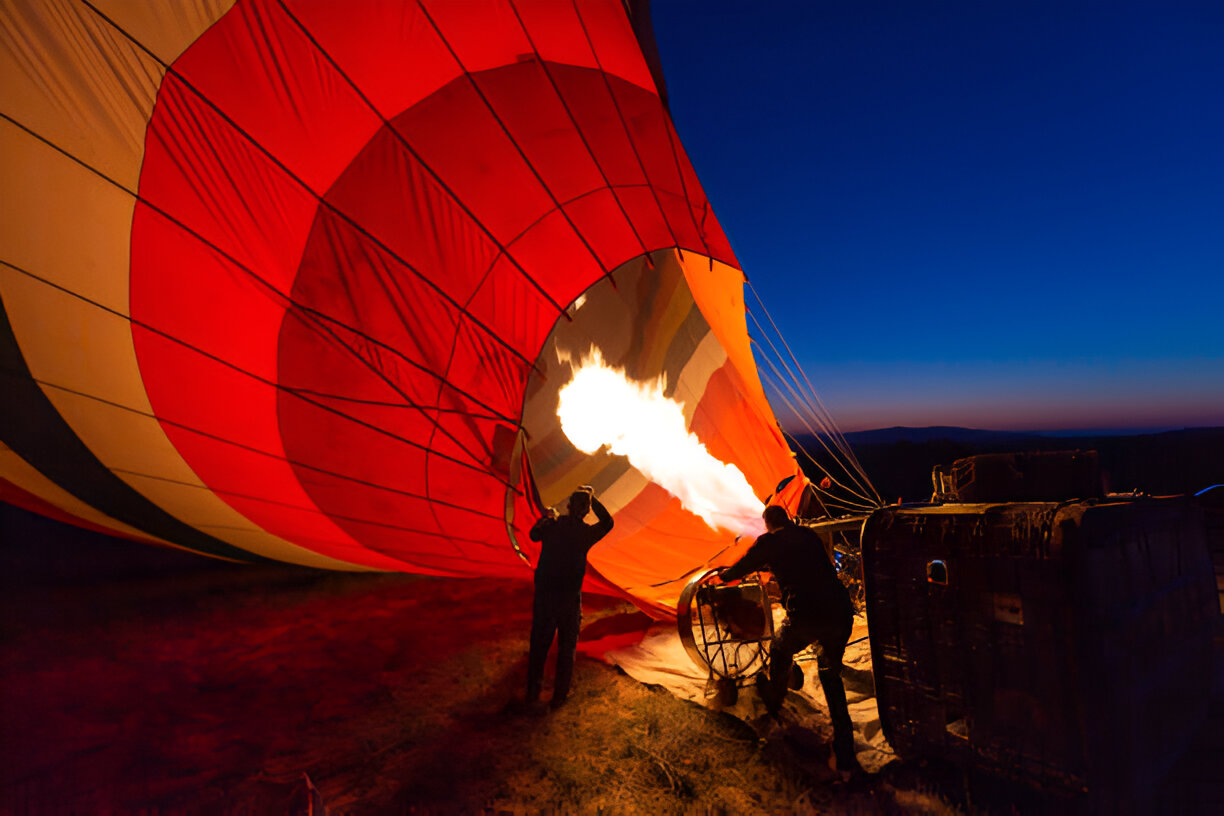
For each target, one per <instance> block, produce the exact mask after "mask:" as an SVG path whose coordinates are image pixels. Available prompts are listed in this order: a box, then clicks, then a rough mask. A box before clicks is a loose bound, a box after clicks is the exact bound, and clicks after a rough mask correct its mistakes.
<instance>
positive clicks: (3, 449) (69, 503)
mask: <svg viewBox="0 0 1224 816" xmlns="http://www.w3.org/2000/svg"><path fill="white" fill-rule="evenodd" d="M0 478H4V479H8V480H9V481H10V482H12V483H13V484H15V485H20V486H21V488H22V489H23V490H25V491H27V492H29V493H32V494H33V495H35V496H37V497H38V498H40V499H42V500H43V501H45V502H46V503H47V504H51V505H54V506H56V507H58V508H59V509H61V510H63V511H64V512H66V513H71V514H72V515H74V516H76V517H77V518H80V519H83V520H85V521H89V522H93V523H94V524H97V525H98V526H99V527H105V528H106V529H108V530H114V531H115V532H117V533H123V534H125V535H134V536H139V537H141V538H143V539H146V540H148V541H157V542H160V543H162V544H170V542H169V541H163V540H162V539H160V538H157V537H155V536H151V535H148V534H147V533H144V532H141V531H140V530H137V529H136V528H135V527H131V526H129V525H127V524H124V523H123V522H122V521H116V520H115V519H113V518H111V517H110V516H108V515H106V514H105V513H99V512H98V511H97V510H95V509H93V508H92V507H90V506H89V505H88V504H85V503H84V502H82V501H80V500H78V499H77V498H76V497H75V496H73V495H72V494H71V493H69V492H68V491H66V490H64V489H62V488H61V487H60V486H59V485H57V484H55V483H54V482H52V481H51V480H50V479H48V478H47V477H46V476H43V475H42V474H41V473H39V472H38V471H37V470H35V469H34V468H33V467H32V466H31V465H30V463H29V462H27V461H26V460H24V459H22V458H21V457H20V456H18V455H17V453H16V452H15V451H14V450H12V449H11V448H9V447H8V446H7V445H5V444H4V443H3V442H0ZM171 546H173V545H171Z"/></svg>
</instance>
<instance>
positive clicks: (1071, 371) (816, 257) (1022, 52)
mask: <svg viewBox="0 0 1224 816" xmlns="http://www.w3.org/2000/svg"><path fill="white" fill-rule="evenodd" d="M652 5H653V10H652V11H653V17H654V25H655V34H656V37H657V39H658V43H659V51H660V55H661V57H662V61H663V68H664V73H665V75H666V79H667V83H668V91H669V95H670V102H671V108H672V113H673V115H674V117H675V120H676V123H677V127H678V128H679V130H680V135H681V138H682V139H683V140H684V143H685V146H686V147H687V149H688V151H689V155H690V157H691V158H692V161H693V163H694V165H695V166H696V168H697V173H698V175H699V176H700V178H701V180H702V183H703V184H704V186H705V188H706V192H707V194H708V195H709V197H710V200H711V202H712V203H713V206H714V210H715V212H716V213H717V215H718V217H719V220H720V221H721V223H722V225H723V228H724V229H725V230H726V232H727V234H728V236H729V237H730V239H731V244H732V246H733V247H734V248H735V251H736V253H737V255H738V257H739V259H740V262H741V263H742V264H743V267H744V269H745V271H746V272H747V274H748V277H749V279H750V280H751V281H752V282H753V285H754V286H755V287H756V289H757V291H758V292H759V293H760V295H761V297H762V299H763V300H764V301H765V303H766V305H767V307H768V308H769V310H770V312H771V313H772V314H773V316H774V318H775V319H776V320H777V321H778V323H779V326H780V327H781V330H782V333H783V335H784V336H785V337H786V339H787V340H788V342H789V343H790V344H791V345H792V347H793V348H794V349H795V351H796V353H797V355H798V356H799V358H800V360H801V362H802V364H803V366H804V368H805V369H806V370H807V372H808V374H809V376H810V377H811V379H812V381H813V382H814V383H815V385H816V388H817V391H818V392H819V393H820V395H821V397H822V399H823V400H824V401H825V404H826V405H827V406H828V407H829V409H830V410H831V411H832V413H833V415H834V417H835V418H836V419H837V420H838V423H839V425H840V426H841V427H842V428H843V430H856V429H862V428H872V427H882V426H888V425H945V424H946V425H965V426H971V427H979V428H998V429H1014V430H1043V429H1044V430H1048V429H1068V428H1122V427H1126V428H1141V427H1144V428H1146V427H1182V426H1196V425H1224V3H1221V2H1217V1H1216V0H1201V1H1200V2H1190V0H1166V1H1165V2H1127V0H1117V1H1116V2H1080V1H1078V0H1063V1H1062V2H1038V1H1036V0H990V2H982V0H967V1H966V2H957V1H955V0H906V1H905V2H901V1H900V0H898V1H897V2H875V1H873V0H837V2H823V1H822V0H813V1H812V2H769V3H749V2H714V0H702V2H696V0H690V1H685V0H670V2H669V0H654V3H653V4H652Z"/></svg>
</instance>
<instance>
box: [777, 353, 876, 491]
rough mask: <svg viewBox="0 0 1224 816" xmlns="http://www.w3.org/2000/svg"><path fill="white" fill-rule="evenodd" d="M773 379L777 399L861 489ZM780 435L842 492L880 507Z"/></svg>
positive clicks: (843, 464) (797, 445)
mask: <svg viewBox="0 0 1224 816" xmlns="http://www.w3.org/2000/svg"><path fill="white" fill-rule="evenodd" d="M766 362H767V364H769V365H770V366H772V365H773V364H772V362H770V361H768V360H766ZM773 377H774V378H775V379H771V380H769V381H768V382H769V384H770V385H772V386H774V388H775V391H777V394H778V397H779V398H780V399H781V400H782V401H783V403H784V404H785V405H786V407H788V408H789V409H790V410H791V411H792V412H793V413H795V414H796V416H797V417H798V419H799V421H800V422H802V423H803V424H804V426H805V427H806V428H807V430H808V432H809V433H810V434H811V435H812V436H813V437H814V438H815V439H816V441H817V442H819V443H820V444H821V446H822V447H824V448H825V452H826V453H829V456H830V457H831V458H832V460H833V461H834V462H836V463H837V464H838V465H840V466H841V469H842V472H843V473H845V474H846V475H847V476H848V477H849V479H850V481H852V482H855V483H856V487H860V488H861V486H860V485H857V480H856V479H855V478H854V474H853V473H850V472H849V470H847V469H846V466H845V463H844V462H842V461H841V460H840V459H838V458H837V457H836V455H834V454H833V453H832V452H831V451H829V449H828V447H827V446H825V444H824V441H823V440H822V439H821V437H820V435H819V434H818V433H817V432H816V431H815V430H813V429H812V427H811V425H809V424H808V422H807V420H806V419H805V418H804V417H803V416H802V415H800V414H798V411H797V409H796V407H795V406H794V404H793V403H792V402H791V401H790V399H789V398H787V396H786V394H785V393H784V392H783V391H782V388H781V386H783V385H785V383H782V384H778V383H777V382H776V377H777V375H776V374H774V375H773ZM782 433H783V435H784V436H786V437H787V438H788V439H790V440H791V441H792V443H793V444H794V445H795V447H796V448H798V450H799V451H800V452H801V453H802V454H803V455H804V456H806V457H807V459H808V461H810V462H812V464H814V465H816V467H817V468H818V469H819V470H820V472H821V473H823V474H824V475H825V476H827V477H828V478H829V480H830V481H831V482H833V483H834V484H836V485H837V486H838V487H840V488H841V489H842V490H845V491H846V492H847V493H850V494H851V495H852V496H854V497H856V498H858V499H862V500H863V501H864V502H866V505H865V506H868V507H873V508H874V507H879V506H880V505H879V504H878V503H876V502H873V501H872V499H871V497H870V496H867V495H864V494H863V493H861V492H859V491H858V490H856V489H855V488H852V487H849V486H847V485H846V484H844V483H843V482H842V481H841V480H840V479H838V478H837V477H836V476H834V475H833V473H832V472H831V471H829V470H828V469H827V468H826V467H825V466H824V465H823V464H821V462H820V461H819V460H818V459H817V458H816V457H814V456H812V454H811V452H810V451H809V450H808V449H807V447H805V446H804V445H803V444H802V443H801V442H800V441H799V440H798V439H797V438H796V437H795V436H794V435H792V434H788V433H787V432H786V431H783V432H782Z"/></svg>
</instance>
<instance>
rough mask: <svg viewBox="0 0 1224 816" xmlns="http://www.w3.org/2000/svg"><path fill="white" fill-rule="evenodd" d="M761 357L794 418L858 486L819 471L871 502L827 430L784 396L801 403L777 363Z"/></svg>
mask: <svg viewBox="0 0 1224 816" xmlns="http://www.w3.org/2000/svg"><path fill="white" fill-rule="evenodd" d="M753 319H754V320H755V317H754V318H753ZM767 341H768V338H767ZM757 348H759V349H761V350H762V352H764V348H763V347H762V346H761V345H760V344H759V343H758V344H757ZM761 359H762V360H764V362H765V364H766V365H767V366H768V367H769V369H770V372H771V373H772V374H773V376H774V378H775V379H776V381H777V384H778V385H780V386H781V388H779V387H778V385H775V390H776V391H777V393H778V396H779V397H781V398H782V400H783V401H784V402H785V404H786V406H787V407H788V408H789V409H790V410H791V412H792V413H794V414H795V416H796V418H797V419H798V420H799V421H800V422H802V423H803V425H804V427H805V428H807V429H808V432H809V433H811V434H812V436H813V437H814V438H815V439H816V441H817V442H819V443H820V445H821V447H823V448H824V449H825V452H826V453H828V454H829V455H830V456H831V457H832V458H833V461H835V462H837V463H838V464H839V465H841V467H842V469H843V471H844V472H845V473H846V475H847V476H848V477H849V478H850V481H852V482H854V484H855V487H856V488H858V490H855V489H854V488H851V487H849V486H847V485H845V484H843V483H842V482H841V481H840V480H838V479H837V478H836V477H835V476H833V474H832V473H830V472H829V471H827V470H826V469H825V468H824V467H822V466H821V467H820V469H821V471H822V472H824V474H825V475H826V476H828V477H829V478H830V479H832V480H833V481H834V482H835V483H836V484H837V485H838V487H841V488H842V489H843V490H846V491H848V492H850V493H853V494H854V495H855V496H857V497H858V498H860V499H862V500H863V501H866V502H871V498H870V497H869V496H867V495H864V494H865V493H866V492H867V488H864V487H863V485H862V484H861V483H859V480H858V478H857V477H856V476H855V475H854V473H852V472H851V471H850V469H849V468H847V467H846V465H845V463H844V462H843V461H842V460H841V459H839V458H838V456H837V454H836V453H834V452H833V451H831V450H830V449H829V447H828V445H826V444H825V441H824V436H825V435H827V432H826V434H823V435H822V434H821V433H820V432H819V431H817V430H816V429H815V428H813V427H812V425H811V423H809V422H808V419H809V417H808V416H806V415H805V414H804V413H803V411H801V410H799V407H798V406H796V405H795V404H794V403H792V402H791V400H790V399H789V398H788V397H787V396H786V391H790V393H791V394H792V395H793V396H795V399H796V400H797V401H800V404H802V401H801V398H800V397H799V395H798V394H797V393H796V392H795V389H794V387H793V386H792V384H791V383H790V382H789V381H787V380H786V378H785V377H783V376H782V374H781V372H780V371H779V370H778V367H777V365H776V364H775V362H774V359H773V358H772V357H770V355H768V354H765V353H762V355H761ZM783 389H785V390H783ZM811 418H812V419H817V420H818V418H817V417H815V416H812V417H811ZM818 424H820V423H819V422H818ZM800 447H801V448H802V446H800ZM803 453H804V455H806V456H807V457H808V459H809V460H811V461H812V462H816V459H815V457H813V456H812V455H811V454H810V453H809V452H808V451H807V450H806V449H803ZM859 490H862V491H863V492H862V493H860V492H858V491H859ZM876 506H879V505H876Z"/></svg>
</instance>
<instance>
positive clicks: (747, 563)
mask: <svg viewBox="0 0 1224 816" xmlns="http://www.w3.org/2000/svg"><path fill="white" fill-rule="evenodd" d="M768 536H769V533H766V534H765V535H763V536H761V537H760V538H758V539H757V540H756V541H754V542H753V543H752V546H751V547H749V548H748V552H746V553H744V555H743V557H741V558H740V560H738V561H736V562H735V563H734V564H732V565H731V566H729V567H727V568H725V569H723V570H721V571H720V572H719V573H718V578H719V580H721V581H738V580H739V579H740V578H743V577H744V576H745V575H747V574H748V573H750V572H756V571H757V570H759V569H761V568H762V567H764V566H765V565H766V564H767V563H769V554H768V552H767V547H768V543H767V541H768Z"/></svg>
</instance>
